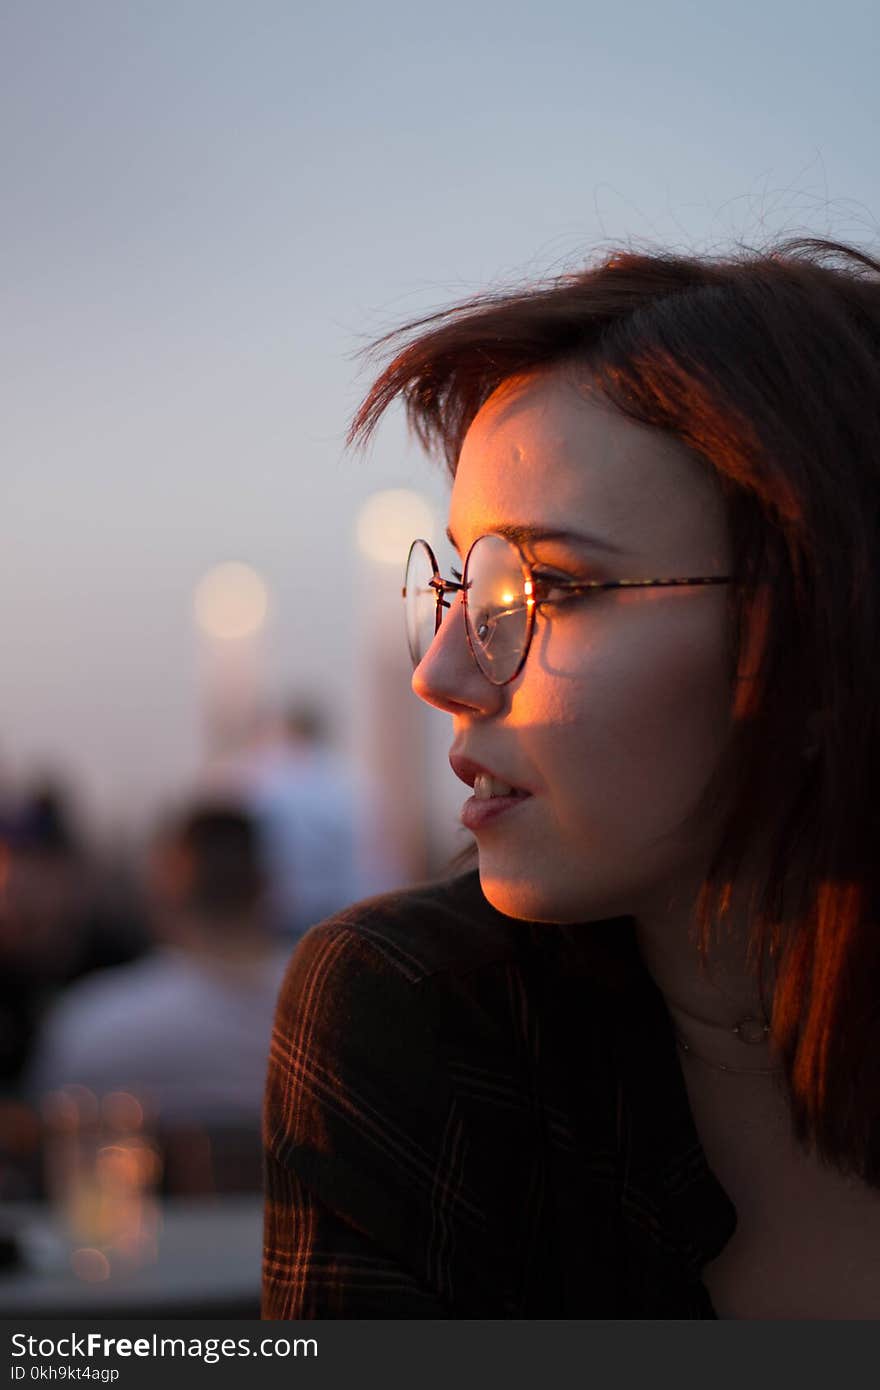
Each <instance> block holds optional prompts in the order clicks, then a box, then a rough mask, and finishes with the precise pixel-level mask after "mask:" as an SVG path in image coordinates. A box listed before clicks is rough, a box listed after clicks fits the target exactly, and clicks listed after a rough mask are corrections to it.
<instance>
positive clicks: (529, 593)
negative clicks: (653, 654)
mask: <svg viewBox="0 0 880 1390" xmlns="http://www.w3.org/2000/svg"><path fill="white" fill-rule="evenodd" d="M496 534H497V533H496V532H494V531H488V532H486V535H496ZM498 539H499V540H502V541H504V543H505V545H509V546H510V547H511V549H513V550H515V551H516V553H517V555H518V556H519V562H520V566H521V568H522V571H523V575H524V580H525V582H524V586H523V587H524V589H525V593H526V635H525V641H524V642H523V651H522V656H521V657H520V659H519V661H518V662H517V666H516V670H515V671H514V672H513V673H512V674H511V675H509V676H506V677H505V679H504V680H503V681H499V680H495V679H494V678H493V677H492V676H491V675H490V674H489V672H488V671H486V670H485V668H484V667H483V666H482V665H481V664H480V659H479V657H478V656H477V653H476V651H475V649H474V642H473V639H472V637H471V619H470V612H469V609H468V601H467V591H468V588H469V587H470V586H469V584H468V577H467V575H468V563H469V561H470V558H471V552H472V551H473V548H474V546H475V545H476V544H477V543H478V542H479V541H481V540H485V536H477V538H476V539H475V540H474V541H473V542H472V544H471V546H470V549H469V550H468V553H467V555H466V556H465V561H464V568H463V570H462V576H461V581H458V580H455V579H443V578H442V577H441V574H440V570H439V567H438V565H437V560H436V557H435V555H434V552H433V550H432V549H431V547H430V545H429V544H428V542H427V541H426V540H424V539H422V538H421V537H419V538H417V539H416V540H414V541H413V543H412V545H411V546H410V548H409V552H408V554H407V557H406V571H405V576H404V577H406V575H408V574H409V566H410V560H411V559H412V554H413V551H414V550H415V548H416V546H417V545H422V546H424V548H425V550H426V551H427V552H428V558H429V560H430V562H431V569H432V570H433V576H432V578H431V580H430V583H429V587H430V588H432V589H433V590H434V591H435V593H436V595H437V606H436V609H435V613H434V636H435V637H436V636H437V633H438V632H439V631H440V624H441V622H442V620H443V609H444V608H450V607H451V606H452V605H451V604H449V603H448V602H447V601H446V595H447V594H457V593H459V592H460V593H461V594H462V595H463V600H462V602H463V605H464V631H465V636H466V638H467V644H468V647H469V649H470V653H471V656H472V657H473V659H474V662H475V664H476V667H477V669H478V671H479V672H480V674H481V675H483V676H485V677H486V680H488V681H489V682H490V683H491V684H492V685H496V686H502V685H509V684H510V682H511V681H514V680H516V678H517V676H518V675H519V673H520V671H521V670H522V668H523V666H524V665H525V662H526V657H527V656H528V654H529V648H530V647H531V645H532V634H533V633H534V630H535V609H536V608H537V607H539V606H540V605H541V604H542V603H549V602H551V601H552V600H549V599H542V598H541V597H540V593H541V591H542V589H543V590H546V591H549V590H551V589H564V590H565V591H566V592H567V593H570V594H581V593H590V592H592V591H593V590H598V589H666V588H672V587H678V588H684V587H687V586H695V585H703V584H732V583H734V576H733V575H729V574H715V575H709V576H705V575H704V576H698V577H696V578H688V579H607V580H606V579H584V580H579V579H563V578H556V576H554V577H553V578H552V581H551V579H549V578H542V577H539V576H536V574H535V567H533V566H532V565H530V564H529V562H528V560H527V559H526V557H525V555H524V554H523V552H522V550H521V548H520V547H519V546H518V545H517V544H516V542H515V541H512V540H509V539H508V538H507V536H498ZM402 594H403V598H404V600H405V599H406V584H405V583H404V586H403V590H402ZM426 655H427V650H426V651H425V652H422V654H421V656H420V657H418V659H417V657H416V653H415V652H414V651H413V650H412V646H411V645H410V656H411V658H412V662H413V666H414V667H416V666H418V664H419V662H420V661H421V660H422V659H423V658H424V657H425V656H426Z"/></svg>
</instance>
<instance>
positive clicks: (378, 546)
mask: <svg viewBox="0 0 880 1390" xmlns="http://www.w3.org/2000/svg"><path fill="white" fill-rule="evenodd" d="M434 527H435V517H434V512H433V509H432V507H431V505H430V503H429V502H428V501H427V500H426V499H425V498H424V497H422V496H421V494H420V493H418V492H412V491H411V490H410V489H409V488H388V489H386V490H385V491H384V492H374V493H373V496H372V497H368V498H367V500H366V502H365V503H364V505H363V507H362V508H361V510H360V513H359V515H358V519H357V543H358V549H359V550H360V552H361V554H362V555H365V556H366V557H367V559H368V560H373V561H375V563H376V564H380V565H398V566H402V565H403V562H404V561H405V559H406V554H407V551H408V550H409V547H410V543H411V541H413V540H414V539H415V537H416V536H424V537H425V538H426V539H429V538H430V536H431V532H432V531H433V530H434Z"/></svg>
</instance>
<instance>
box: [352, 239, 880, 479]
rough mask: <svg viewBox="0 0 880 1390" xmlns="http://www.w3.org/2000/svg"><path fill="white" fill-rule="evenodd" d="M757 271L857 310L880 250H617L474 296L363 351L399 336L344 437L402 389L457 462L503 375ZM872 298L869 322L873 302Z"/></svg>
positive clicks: (553, 359) (420, 435)
mask: <svg viewBox="0 0 880 1390" xmlns="http://www.w3.org/2000/svg"><path fill="white" fill-rule="evenodd" d="M761 281H763V282H764V283H765V284H767V285H768V287H769V286H770V285H771V284H773V283H779V282H780V281H784V282H788V283H791V282H792V281H800V282H801V283H803V284H805V285H806V284H809V285H810V286H811V287H812V289H813V292H816V291H817V290H820V289H821V287H822V286H823V284H824V286H825V287H826V288H827V289H828V290H830V291H833V293H834V294H835V295H837V296H838V297H842V298H843V299H844V300H845V301H847V302H848V305H849V307H850V309H851V310H852V311H853V312H855V313H857V314H858V313H859V311H860V310H862V311H864V310H865V309H866V308H867V305H866V304H865V293H866V291H867V292H868V293H869V294H870V295H871V296H872V298H873V296H874V295H875V294H876V293H877V291H878V289H880V260H877V259H874V258H873V257H872V256H871V255H869V254H868V253H867V252H865V251H861V250H859V249H858V248H856V247H853V246H849V245H847V244H845V243H843V242H838V241H831V240H827V239H823V238H817V237H792V238H788V239H786V240H784V241H782V242H779V243H776V244H774V245H772V246H770V247H768V248H767V249H765V250H755V249H754V248H749V247H746V246H737V247H736V248H735V250H734V251H733V252H732V253H730V254H729V255H727V256H724V257H713V256H686V255H683V254H681V253H679V252H674V251H666V250H657V251H651V252H638V251H632V250H628V249H622V250H617V251H614V252H612V253H611V254H610V255H604V256H603V257H602V258H601V259H600V260H599V261H598V263H597V264H594V265H588V266H587V267H586V268H585V269H584V270H580V271H576V272H571V273H567V274H564V275H560V276H556V277H554V278H552V279H550V280H545V281H540V282H537V283H536V284H534V285H531V286H526V287H524V288H519V289H514V290H495V291H488V292H486V293H484V294H479V295H476V296H474V297H472V298H470V299H466V300H463V301H460V302H459V303H457V304H453V305H451V306H450V307H448V308H446V309H441V310H438V311H437V312H435V313H432V314H428V315H426V316H425V317H422V318H419V319H414V320H412V321H411V322H409V323H406V324H403V325H401V326H400V327H399V328H396V329H393V330H392V331H391V332H389V333H386V334H384V335H383V336H382V337H380V338H379V339H378V340H376V341H375V342H374V343H372V344H371V345H369V346H368V347H367V348H366V349H365V350H364V355H365V356H366V357H367V358H368V359H369V360H374V359H375V358H377V357H381V356H383V355H384V354H385V353H386V352H387V351H388V350H389V349H393V348H394V347H397V345H398V344H400V345H401V346H399V347H398V350H397V352H396V353H395V355H394V356H393V358H392V359H391V361H390V362H389V363H388V365H387V366H386V367H385V369H384V370H383V371H382V372H381V373H380V375H379V376H378V377H377V378H376V380H375V381H374V383H373V385H372V387H371V388H370V391H369V393H368V394H367V396H366V397H365V399H364V401H363V402H362V404H361V405H360V407H359V409H358V410H357V413H356V414H355V416H354V419H353V421H352V424H351V428H350V430H349V433H348V438H347V443H348V444H349V445H361V446H363V445H366V443H367V442H368V441H369V439H370V437H371V436H372V434H373V432H374V430H375V428H376V426H377V424H378V423H379V420H380V419H381V417H382V416H383V415H384V413H385V411H386V410H387V408H388V407H389V405H390V404H391V403H392V401H394V400H395V399H397V398H398V397H400V398H401V399H402V400H403V402H404V406H405V411H406V416H407V421H408V424H409V426H410V428H411V430H412V432H413V433H414V435H415V436H416V438H417V439H418V441H419V442H420V444H421V445H422V446H423V447H424V448H425V449H427V450H429V451H434V450H439V451H440V452H441V453H442V454H443V455H445V457H446V459H447V462H449V464H450V465H451V466H453V467H454V464H455V460H456V459H457V456H458V452H459V450H460V447H461V441H462V439H463V437H464V434H465V432H466V430H467V428H468V426H469V424H470V422H471V421H472V420H473V418H474V416H475V415H476V413H477V411H478V410H479V409H480V407H481V406H482V405H483V404H484V403H485V401H486V400H487V399H488V397H489V396H490V395H491V394H492V392H493V390H495V389H496V387H497V386H499V385H500V384H501V382H502V381H505V380H507V379H508V378H510V377H513V376H516V375H518V374H520V373H523V372H527V371H529V372H531V371H535V370H538V369H540V368H541V366H542V365H546V366H550V365H552V364H555V363H559V362H562V361H564V360H565V359H566V358H567V357H571V358H577V357H578V356H583V357H584V358H586V359H588V358H589V356H590V355H591V354H597V355H600V354H601V349H602V340H603V336H604V335H605V334H606V333H607V332H608V331H609V330H610V329H611V328H612V327H613V326H614V325H615V324H617V323H620V322H621V320H626V319H629V318H631V317H632V316H633V315H634V314H636V313H638V312H639V311H640V310H645V311H648V312H649V311H650V309H651V307H652V306H653V305H657V304H659V303H660V302H661V301H662V300H664V299H667V298H669V297H670V296H673V295H682V294H698V293H701V292H703V291H705V290H711V289H716V290H717V289H721V288H725V287H726V288H730V289H735V287H736V285H737V284H738V283H740V284H745V283H747V282H748V283H751V284H755V283H758V282H761ZM872 307H873V315H872V317H873V318H874V320H875V324H876V316H877V314H878V312H880V304H878V303H877V302H874V304H873V306H872ZM512 311H513V312H512ZM878 350H880V343H878Z"/></svg>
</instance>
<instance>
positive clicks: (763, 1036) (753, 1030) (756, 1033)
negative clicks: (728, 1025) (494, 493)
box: [675, 1018, 782, 1076]
mask: <svg viewBox="0 0 880 1390" xmlns="http://www.w3.org/2000/svg"><path fill="white" fill-rule="evenodd" d="M731 1031H732V1032H733V1034H734V1037H736V1038H738V1039H739V1041H740V1042H743V1043H748V1044H749V1045H750V1046H754V1045H755V1044H756V1043H763V1042H766V1041H767V1039H768V1038H769V1036H770V1024H769V1023H768V1022H767V1021H766V1019H764V1020H762V1019H758V1018H744V1019H743V1020H742V1022H741V1023H738V1024H737V1025H736V1027H735V1028H733V1029H732V1030H731ZM675 1041H676V1042H677V1043H678V1045H679V1047H680V1048H681V1050H682V1052H684V1053H685V1054H686V1055H687V1056H688V1057H693V1059H694V1061H696V1062H702V1063H703V1066H705V1067H712V1069H713V1070H714V1071H729V1072H736V1073H738V1074H739V1075H741V1076H774V1075H775V1074H776V1073H777V1072H779V1071H781V1070H782V1068H781V1067H779V1066H777V1067H728V1066H725V1065H724V1063H723V1062H710V1061H709V1058H708V1057H704V1056H702V1054H701V1053H699V1052H695V1051H694V1049H693V1048H692V1047H691V1045H690V1043H689V1042H687V1041H686V1040H685V1039H684V1038H683V1037H682V1036H681V1034H680V1033H679V1032H678V1030H677V1029H676V1030H675Z"/></svg>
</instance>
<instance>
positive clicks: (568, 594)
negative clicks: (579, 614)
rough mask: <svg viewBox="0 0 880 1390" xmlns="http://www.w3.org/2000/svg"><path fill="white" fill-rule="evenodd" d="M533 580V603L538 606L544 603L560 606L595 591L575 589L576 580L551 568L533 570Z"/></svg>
mask: <svg viewBox="0 0 880 1390" xmlns="http://www.w3.org/2000/svg"><path fill="white" fill-rule="evenodd" d="M532 575H533V577H534V581H535V603H536V605H537V607H538V608H541V607H543V605H544V604H547V605H551V604H552V605H553V606H554V607H555V606H561V605H562V604H565V603H570V602H571V601H572V600H573V599H577V598H585V597H587V596H588V595H590V594H593V593H595V592H596V590H594V589H575V588H572V585H573V584H574V583H575V582H576V581H574V580H573V579H572V578H571V577H570V576H569V575H563V574H554V573H553V571H552V570H533V571H532Z"/></svg>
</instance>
